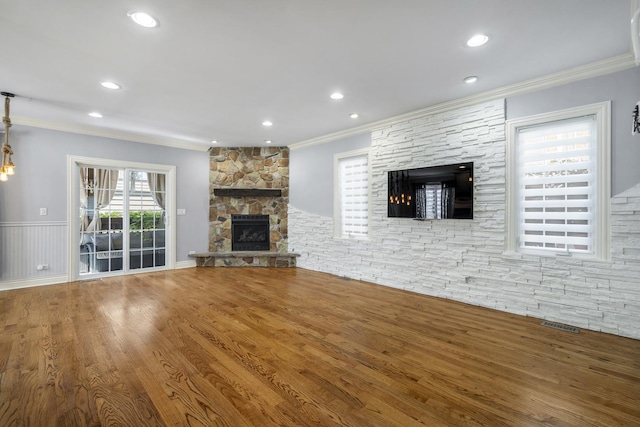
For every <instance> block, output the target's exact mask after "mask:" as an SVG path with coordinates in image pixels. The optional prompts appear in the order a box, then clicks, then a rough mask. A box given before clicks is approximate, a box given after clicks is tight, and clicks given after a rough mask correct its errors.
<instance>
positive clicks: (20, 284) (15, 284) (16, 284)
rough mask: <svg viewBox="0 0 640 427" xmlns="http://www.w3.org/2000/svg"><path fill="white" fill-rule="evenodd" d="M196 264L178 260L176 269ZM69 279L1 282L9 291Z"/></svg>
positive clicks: (193, 261)
mask: <svg viewBox="0 0 640 427" xmlns="http://www.w3.org/2000/svg"><path fill="white" fill-rule="evenodd" d="M195 266H196V261H195V260H187V261H179V262H176V266H175V269H176V270H179V269H182V268H193V267H195ZM135 273H136V272H131V274H135ZM68 281H69V278H68V277H67V275H64V276H47V277H38V278H37V279H22V280H12V281H7V282H0V291H8V290H10V289H22V288H32V287H35V286H46V285H57V284H59V283H67V282H68Z"/></svg>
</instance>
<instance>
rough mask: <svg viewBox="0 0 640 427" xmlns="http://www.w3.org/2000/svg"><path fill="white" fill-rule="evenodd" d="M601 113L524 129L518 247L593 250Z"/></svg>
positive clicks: (519, 141)
mask: <svg viewBox="0 0 640 427" xmlns="http://www.w3.org/2000/svg"><path fill="white" fill-rule="evenodd" d="M596 123H597V122H596V117H595V115H589V116H584V117H579V118H572V119H565V120H560V121H555V122H550V123H544V124H540V125H536V126H531V127H524V128H519V129H518V130H517V135H516V146H515V155H516V159H515V160H516V169H517V174H516V179H517V185H516V188H515V189H516V205H517V206H516V212H517V216H518V217H517V229H518V230H517V233H518V246H519V247H520V248H521V249H536V250H542V251H551V252H558V251H563V252H570V253H584V254H592V253H593V252H594V243H595V241H594V239H595V234H596V233H595V232H596V227H595V219H596V216H595V212H596V197H597V194H598V193H597V185H598V183H597V179H596V177H597V170H596V168H597V162H596V154H597V132H596Z"/></svg>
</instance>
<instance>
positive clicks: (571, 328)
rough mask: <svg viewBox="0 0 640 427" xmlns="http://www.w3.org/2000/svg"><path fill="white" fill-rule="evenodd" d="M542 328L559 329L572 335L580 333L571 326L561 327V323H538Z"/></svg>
mask: <svg viewBox="0 0 640 427" xmlns="http://www.w3.org/2000/svg"><path fill="white" fill-rule="evenodd" d="M540 324H541V325H542V326H548V327H550V328H554V329H560V330H561V331H567V332H573V333H574V334H577V333H579V332H580V329H578V328H576V327H573V326H568V325H563V324H562V323H554V322H547V321H546V320H545V321H544V322H542V323H540Z"/></svg>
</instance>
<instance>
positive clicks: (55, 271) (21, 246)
mask: <svg viewBox="0 0 640 427" xmlns="http://www.w3.org/2000/svg"><path fill="white" fill-rule="evenodd" d="M67 239H68V237H67V223H66V222H0V248H2V250H1V251H0V282H6V281H23V280H28V279H39V278H44V277H49V276H62V275H65V274H66V273H67ZM38 266H40V267H41V269H38ZM0 288H2V285H1V284H0Z"/></svg>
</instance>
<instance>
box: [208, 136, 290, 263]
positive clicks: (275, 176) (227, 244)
mask: <svg viewBox="0 0 640 427" xmlns="http://www.w3.org/2000/svg"><path fill="white" fill-rule="evenodd" d="M217 188H235V189H253V188H260V189H263V188H269V189H281V190H282V194H281V196H280V197H268V196H267V197H230V196H224V197H220V196H216V195H214V189H217ZM288 204H289V149H288V148H287V147H239V148H227V147H214V148H212V149H211V151H210V168H209V251H210V252H231V215H233V214H241V215H269V222H270V243H271V247H270V251H271V252H280V253H283V252H287V251H288V244H287V240H288Z"/></svg>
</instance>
